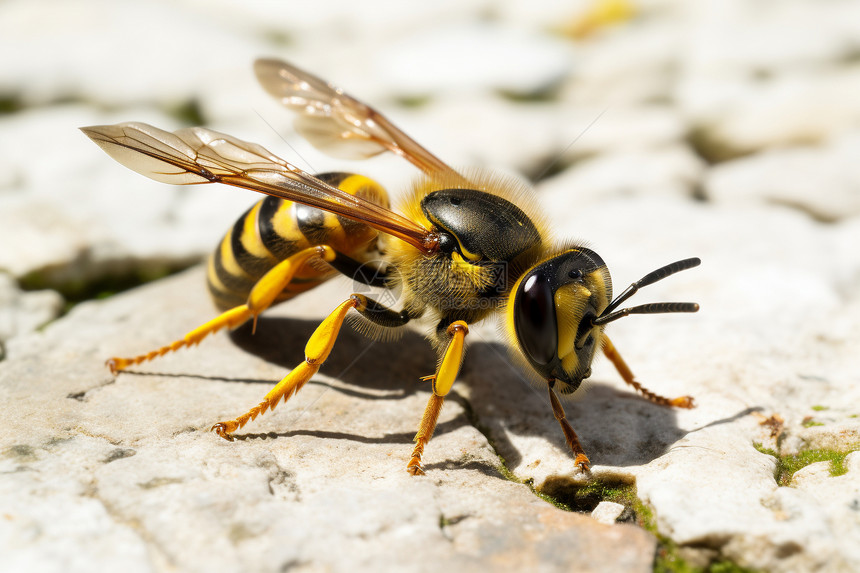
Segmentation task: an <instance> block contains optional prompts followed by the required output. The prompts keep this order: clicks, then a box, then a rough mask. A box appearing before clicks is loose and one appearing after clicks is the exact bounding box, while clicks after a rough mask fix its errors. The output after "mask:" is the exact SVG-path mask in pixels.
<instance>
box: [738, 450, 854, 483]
mask: <svg viewBox="0 0 860 573" xmlns="http://www.w3.org/2000/svg"><path fill="white" fill-rule="evenodd" d="M753 446H754V447H755V449H756V450H758V451H759V452H761V453H763V454H767V455H768V456H773V457H774V458H776V471H775V475H774V478H775V479H776V483H777V485H779V486H787V485H789V484H790V483H791V478H792V477H794V474H795V472H797V471H798V470H801V469H803V468H805V467H806V466H808V465H809V464H814V463H816V462H830V475H831V476H834V477H835V476H841V475H842V474H844V473H845V472H847V471H848V470H847V469H846V468H845V456H847V455H848V454H849V453H851V452H850V451H845V452H837V451H835V450H806V451H804V452H799V453H797V454H789V455H784V456H782V455H779V454H778V453H776V452H775V451H773V450H771V449H770V448H765V447H764V446H762V445H761V444H759V443H755V444H753Z"/></svg>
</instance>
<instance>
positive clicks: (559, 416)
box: [547, 385, 589, 472]
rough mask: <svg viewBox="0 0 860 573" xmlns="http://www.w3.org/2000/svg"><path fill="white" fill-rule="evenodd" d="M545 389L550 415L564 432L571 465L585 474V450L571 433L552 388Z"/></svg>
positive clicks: (586, 468) (586, 461) (586, 465)
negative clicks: (550, 409)
mask: <svg viewBox="0 0 860 573" xmlns="http://www.w3.org/2000/svg"><path fill="white" fill-rule="evenodd" d="M547 388H549V401H550V403H551V404H552V413H553V415H554V416H555V419H556V420H558V423H559V424H561V431H562V432H564V439H565V441H566V442H567V445H568V447H569V448H570V451H571V452H573V455H574V460H573V463H575V464H576V465H577V466H579V469H581V470H582V471H584V472H587V471H588V470H589V461H588V456H586V455H585V450H584V449H582V445H581V444H580V443H579V438H578V437H577V436H576V432H574V431H573V426H571V425H570V422H568V421H567V418H566V417H565V414H564V408H562V407H561V402H559V400H558V396H556V395H555V392H554V391H553V389H552V386H550V385H547Z"/></svg>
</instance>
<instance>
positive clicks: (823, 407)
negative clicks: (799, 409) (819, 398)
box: [812, 406, 830, 412]
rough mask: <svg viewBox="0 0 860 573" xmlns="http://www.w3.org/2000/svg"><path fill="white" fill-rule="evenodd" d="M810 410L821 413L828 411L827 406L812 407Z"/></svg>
mask: <svg viewBox="0 0 860 573" xmlns="http://www.w3.org/2000/svg"><path fill="white" fill-rule="evenodd" d="M812 409H813V410H815V411H816V412H823V411H824V410H829V409H830V407H828V406H813V407H812Z"/></svg>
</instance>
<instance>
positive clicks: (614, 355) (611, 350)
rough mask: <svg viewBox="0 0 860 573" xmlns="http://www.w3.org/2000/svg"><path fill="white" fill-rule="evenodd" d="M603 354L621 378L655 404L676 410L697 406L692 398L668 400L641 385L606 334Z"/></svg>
mask: <svg viewBox="0 0 860 573" xmlns="http://www.w3.org/2000/svg"><path fill="white" fill-rule="evenodd" d="M603 354H605V355H606V357H607V358H608V359H609V360H610V362H612V364H613V365H615V369H616V370H618V373H619V374H620V375H621V378H623V379H624V381H625V382H626V383H627V384H629V385H631V386H633V388H635V389H636V391H637V392H639V393H640V394H642V395H643V396H645V397H646V398H647V399H648V400H650V401H651V402H654V403H655V404H660V405H661V406H674V407H676V408H687V409H689V408H694V407H695V406H696V404H695V402H694V401H693V397H692V396H679V397H677V398H666V397H664V396H660V395H659V394H655V393H654V392H652V391H650V390H648V389H647V388H645V387H644V386H642V384H640V383H639V382H638V381H637V380H636V378H635V376H633V372H632V371H631V370H630V367H629V366H627V363H626V362H624V359H623V358H621V355H620V354H619V353H618V350H617V349H616V348H615V345H614V344H612V341H611V340H609V337H607V336H606V335H605V334H604V335H603Z"/></svg>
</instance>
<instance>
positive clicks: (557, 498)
mask: <svg viewBox="0 0 860 573" xmlns="http://www.w3.org/2000/svg"><path fill="white" fill-rule="evenodd" d="M459 402H460V403H461V404H462V406H463V409H464V410H465V412H466V417H467V418H468V419H469V422H470V423H471V424H472V426H474V427H475V428H477V430H478V431H479V432H481V433H482V434H483V435H484V437H485V438H486V439H487V440H488V441H489V443H490V446H491V447H492V448H493V451H494V452H496V455H497V456H498V458H499V465H498V466H496V468H497V469H498V471H499V474H501V475H502V476H503V477H504V478H505V479H507V480H509V481H512V482H515V483H521V484H524V485H526V486H528V488H529V489H531V491H532V493H534V494H535V495H536V496H537V497H539V498H541V499H542V500H544V501H545V502H547V503H549V504H550V505H553V506H554V507H557V508H558V509H561V510H563V511H576V512H581V513H585V512H589V513H590V512H591V511H593V510H594V508H595V507H597V504H599V503H600V502H601V501H612V502H615V503H620V504H621V505H623V506H624V507H625V511H624V513H622V518H621V520H622V521H627V522H632V523H635V524H636V525H638V526H639V527H641V528H642V529H644V530H645V531H648V532H650V533H652V534H653V535H654V536H655V537H656V538H657V552H656V554H655V556H654V565H653V568H654V571H657V572H661V573H744V572H752V570H750V569H744V568H742V567H740V566H738V565H736V564H734V563H732V562H730V561H725V560H720V561H715V562H713V563H711V564H710V565H708V566H707V567H706V568H704V569H702V568H699V567H693V566H692V565H690V564H689V563H687V561H686V560H685V559H683V558H682V557H681V555H680V550H679V548H678V545H677V544H676V543H675V542H674V541H672V540H671V539H669V538H668V537H665V536H663V535H661V534H660V532H659V531H657V519H656V517H655V515H654V510H653V509H651V507H649V506H648V505H647V504H645V503H644V502H643V501H642V500H641V499H639V496H638V495H637V493H636V485H635V484H634V483H632V482H630V481H626V480H623V479H619V480H592V481H591V482H589V483H587V484H581V485H580V484H574V483H572V482H571V480H570V479H569V478H565V477H561V476H559V477H558V478H552V477H550V478H548V479H547V480H546V482H545V483H544V485H543V487H542V488H541V489H540V490H538V489H537V488H535V487H534V482H533V481H532V480H525V481H524V480H521V479H520V478H518V477H517V476H516V475H514V473H513V472H512V471H511V470H510V468H508V465H507V463H506V462H505V459H504V458H503V457H502V456H501V455H499V454H498V449H496V446H495V444H494V443H493V440H492V439H491V437H490V433H489V430H488V429H487V428H486V427H484V426H483V425H482V424H480V423H478V419H477V416H476V415H475V412H474V410H473V409H472V406H471V404H469V402H468V400H466V399H464V398H462V397H459ZM759 446H761V444H759ZM451 521H452V520H450V519H448V518H446V517H445V516H441V515H440V517H439V527H440V528H443V527H445V526H446V525H448V524H450V522H451Z"/></svg>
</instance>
